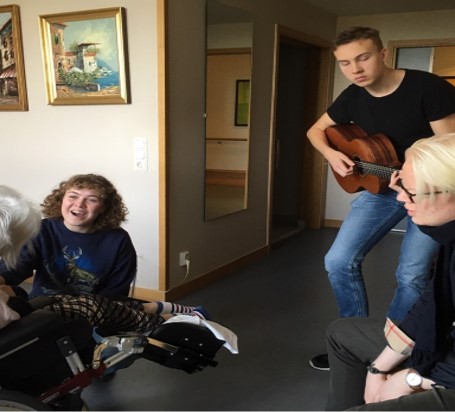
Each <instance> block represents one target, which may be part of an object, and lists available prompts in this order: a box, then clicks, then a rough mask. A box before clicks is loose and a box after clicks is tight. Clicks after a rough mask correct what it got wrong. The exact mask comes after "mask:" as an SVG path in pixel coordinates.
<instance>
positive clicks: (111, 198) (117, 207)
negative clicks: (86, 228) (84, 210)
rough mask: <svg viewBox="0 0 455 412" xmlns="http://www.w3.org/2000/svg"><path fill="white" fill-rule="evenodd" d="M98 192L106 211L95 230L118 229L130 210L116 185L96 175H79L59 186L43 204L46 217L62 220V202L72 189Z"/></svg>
mask: <svg viewBox="0 0 455 412" xmlns="http://www.w3.org/2000/svg"><path fill="white" fill-rule="evenodd" d="M72 188H77V189H94V190H97V191H98V193H99V196H100V197H101V200H102V202H103V206H104V210H103V212H101V213H100V214H99V216H98V217H97V218H96V220H95V221H94V222H93V230H94V231H96V230H106V229H117V228H119V227H120V225H121V224H122V223H123V222H126V215H127V214H128V209H127V207H126V206H125V204H124V203H123V200H122V197H121V196H120V194H119V193H118V192H117V189H116V188H115V187H114V185H113V184H112V183H111V182H110V181H109V180H107V179H106V178H105V177H103V176H100V175H96V174H79V175H74V176H72V177H70V178H69V179H68V180H65V181H63V182H61V183H60V184H59V186H58V187H57V189H54V190H53V191H52V192H51V194H49V195H48V196H46V198H45V199H44V201H43V203H42V204H41V207H42V212H43V215H44V217H47V218H54V219H58V218H62V210H61V207H62V201H63V197H64V196H65V193H66V192H67V191H68V190H70V189H72Z"/></svg>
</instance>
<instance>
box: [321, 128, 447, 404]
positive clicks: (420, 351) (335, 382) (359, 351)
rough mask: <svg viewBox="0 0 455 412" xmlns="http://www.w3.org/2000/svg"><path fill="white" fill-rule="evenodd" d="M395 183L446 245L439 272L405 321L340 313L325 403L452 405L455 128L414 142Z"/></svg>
mask: <svg viewBox="0 0 455 412" xmlns="http://www.w3.org/2000/svg"><path fill="white" fill-rule="evenodd" d="M390 186H391V187H392V188H393V189H395V190H396V191H397V192H398V195H397V199H398V200H399V201H401V202H403V204H404V207H405V208H406V210H407V212H408V214H409V216H411V218H412V220H413V221H414V222H415V223H416V224H417V225H418V226H419V227H420V229H421V230H422V231H423V232H424V233H427V234H428V235H429V236H431V237H432V238H433V239H434V240H436V241H437V242H438V243H439V244H440V245H441V246H440V250H439V254H438V258H437V261H436V262H435V264H434V273H433V275H432V278H431V281H430V283H429V285H428V287H427V288H426V290H425V291H424V293H423V295H422V296H421V298H420V299H419V300H418V301H417V303H416V304H415V305H414V306H413V307H412V309H411V310H410V311H409V312H408V314H407V316H406V318H405V319H404V320H403V321H402V322H401V323H400V324H394V323H393V322H392V321H391V320H390V319H387V320H386V322H385V326H384V321H383V320H374V319H372V318H342V319H338V320H336V321H334V322H333V323H332V324H331V325H329V327H328V330H327V347H328V353H329V362H330V366H331V368H330V383H329V395H328V400H327V404H326V409H327V410H345V409H352V410H381V411H384V410H394V411H397V410H412V411H415V410H431V411H436V410H455V327H454V321H455V254H454V243H455V134H444V135H439V136H434V137H431V138H427V139H422V140H419V141H417V142H416V143H414V144H413V145H412V146H411V147H410V148H409V149H408V150H407V151H406V158H405V163H404V164H403V167H402V170H401V171H400V172H399V173H394V175H393V176H392V179H391V184H390ZM415 253H419V251H418V250H416V251H415Z"/></svg>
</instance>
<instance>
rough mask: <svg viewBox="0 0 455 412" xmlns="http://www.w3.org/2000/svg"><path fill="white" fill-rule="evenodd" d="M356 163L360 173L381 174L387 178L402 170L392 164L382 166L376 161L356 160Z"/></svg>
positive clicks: (380, 175)
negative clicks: (391, 165)
mask: <svg viewBox="0 0 455 412" xmlns="http://www.w3.org/2000/svg"><path fill="white" fill-rule="evenodd" d="M354 163H355V165H356V167H357V169H358V171H359V173H361V174H364V175H374V176H379V177H383V178H386V179H390V177H391V176H392V173H393V172H395V171H396V170H400V169H395V168H393V167H390V166H382V165H378V164H376V163H371V162H365V161H363V160H354Z"/></svg>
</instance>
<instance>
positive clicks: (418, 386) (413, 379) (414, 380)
mask: <svg viewBox="0 0 455 412" xmlns="http://www.w3.org/2000/svg"><path fill="white" fill-rule="evenodd" d="M405 379H406V383H407V384H408V386H409V387H410V388H411V389H412V390H413V391H414V392H421V391H424V390H425V389H423V388H422V383H423V378H422V377H421V376H420V374H419V372H417V371H416V370H415V369H409V370H408V373H407V374H406V378H405Z"/></svg>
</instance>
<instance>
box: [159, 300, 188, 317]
mask: <svg viewBox="0 0 455 412" xmlns="http://www.w3.org/2000/svg"><path fill="white" fill-rule="evenodd" d="M155 303H156V304H157V305H158V310H157V311H156V313H157V314H158V315H159V314H168V313H180V314H182V315H188V314H190V313H192V312H193V311H194V310H195V309H196V308H195V307H193V306H183V305H179V304H177V303H172V302H162V301H157V302H155Z"/></svg>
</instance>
